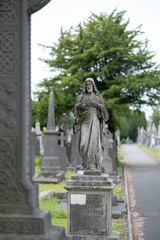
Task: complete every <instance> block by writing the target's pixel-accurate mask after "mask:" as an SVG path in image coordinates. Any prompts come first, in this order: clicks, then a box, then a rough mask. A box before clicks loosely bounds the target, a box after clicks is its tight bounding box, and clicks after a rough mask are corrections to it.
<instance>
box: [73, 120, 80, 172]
mask: <svg viewBox="0 0 160 240" xmlns="http://www.w3.org/2000/svg"><path fill="white" fill-rule="evenodd" d="M78 142H79V129H78V125H77V124H74V127H73V135H72V140H71V157H70V163H71V166H72V167H74V168H76V167H78V166H81V165H82V159H81V156H80V154H79V151H78Z"/></svg>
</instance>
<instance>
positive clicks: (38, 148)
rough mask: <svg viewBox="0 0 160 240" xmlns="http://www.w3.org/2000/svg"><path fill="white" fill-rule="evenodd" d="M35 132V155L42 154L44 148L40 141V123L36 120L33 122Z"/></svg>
mask: <svg viewBox="0 0 160 240" xmlns="http://www.w3.org/2000/svg"><path fill="white" fill-rule="evenodd" d="M35 132H36V134H37V136H36V149H35V151H36V156H40V155H43V153H44V148H43V143H42V131H41V128H40V123H39V121H36V124H35Z"/></svg>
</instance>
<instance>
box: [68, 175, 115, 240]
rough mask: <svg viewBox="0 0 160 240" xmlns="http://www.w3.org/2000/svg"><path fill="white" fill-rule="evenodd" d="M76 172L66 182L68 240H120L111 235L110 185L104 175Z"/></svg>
mask: <svg viewBox="0 0 160 240" xmlns="http://www.w3.org/2000/svg"><path fill="white" fill-rule="evenodd" d="M85 174H86V172H82V171H80V172H78V173H77V174H75V175H73V176H72V177H71V179H70V180H68V181H67V185H66V186H65V188H66V189H67V190H68V193H67V198H68V230H67V238H68V240H110V239H114V240H117V239H119V233H117V232H112V211H111V208H112V200H111V194H112V189H113V182H112V180H111V179H109V177H108V175H107V174H101V175H100V174H99V172H98V174H95V173H94V172H93V174H94V175H92V174H91V172H90V175H85Z"/></svg>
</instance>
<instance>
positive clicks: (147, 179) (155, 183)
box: [123, 144, 160, 240]
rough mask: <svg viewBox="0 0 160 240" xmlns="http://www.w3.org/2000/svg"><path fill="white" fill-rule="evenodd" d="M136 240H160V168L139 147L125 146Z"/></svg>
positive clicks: (134, 237) (133, 145)
mask: <svg viewBox="0 0 160 240" xmlns="http://www.w3.org/2000/svg"><path fill="white" fill-rule="evenodd" d="M123 147H124V154H125V161H126V165H127V178H128V181H129V184H128V185H129V195H130V206H131V215H132V224H133V239H134V240H141V239H144V240H160V166H159V165H158V164H157V162H156V161H155V160H154V159H153V158H152V157H151V156H150V155H149V154H148V153H145V152H144V151H143V150H142V149H140V148H139V147H138V146H137V145H135V144H131V145H123Z"/></svg>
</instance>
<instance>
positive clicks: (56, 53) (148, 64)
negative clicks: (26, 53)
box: [37, 10, 160, 132]
mask: <svg viewBox="0 0 160 240" xmlns="http://www.w3.org/2000/svg"><path fill="white" fill-rule="evenodd" d="M124 15H125V11H122V12H118V13H117V12H116V10H114V11H113V12H112V13H111V14H110V15H107V14H106V13H102V14H100V15H99V16H98V15H96V14H91V16H90V17H89V18H88V20H86V21H85V22H82V23H80V24H79V25H78V26H77V27H75V28H73V27H71V28H70V29H69V30H68V31H67V30H66V31H63V30H62V31H61V35H60V38H59V40H58V43H55V44H54V46H52V47H50V50H51V53H50V59H47V60H46V59H44V60H43V61H45V62H46V63H47V64H49V66H50V69H51V71H53V72H54V74H53V78H52V79H50V80H44V81H42V82H41V83H40V84H39V86H40V87H44V91H46V92H47V91H48V88H49V87H50V86H53V88H54V92H55V93H57V98H56V99H55V104H57V105H58V104H59V108H56V109H55V111H57V114H59V115H61V114H62V113H63V112H64V111H65V112H66V113H67V112H70V111H71V109H72V107H73V105H74V104H75V101H76V98H77V95H78V94H79V93H80V91H81V90H82V87H83V81H84V80H85V79H86V78H88V77H92V78H93V79H94V80H95V82H96V85H97V88H98V90H99V91H100V93H101V94H102V96H103V97H104V99H105V102H106V105H107V108H108V110H109V115H110V120H109V129H110V130H111V131H112V132H114V131H115V128H116V126H117V122H116V121H118V117H119V116H121V115H127V113H128V114H129V107H130V106H132V108H134V109H140V108H141V105H143V104H148V105H156V104H157V102H158V101H159V99H160V91H159V90H160V72H159V70H158V68H157V66H156V63H154V62H153V57H154V54H153V53H152V52H150V51H149V48H148V41H147V40H144V41H142V40H139V36H141V34H142V31H141V27H140V26H139V27H137V28H136V29H134V30H129V20H127V21H126V20H125V19H124ZM57 71H58V74H56V73H57ZM41 95H42V93H40V92H38V93H37V96H38V98H39V100H40V98H41ZM39 104H41V101H40V102H39ZM115 116H116V117H115Z"/></svg>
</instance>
